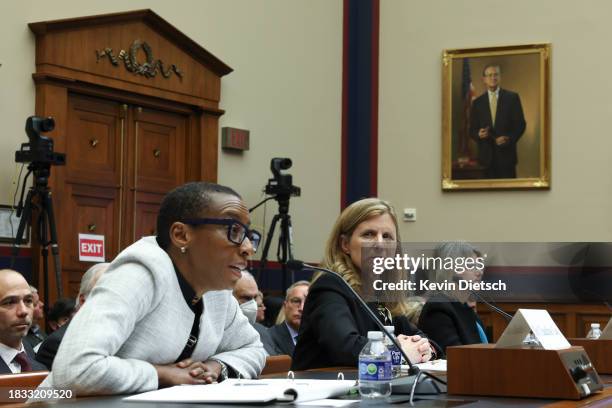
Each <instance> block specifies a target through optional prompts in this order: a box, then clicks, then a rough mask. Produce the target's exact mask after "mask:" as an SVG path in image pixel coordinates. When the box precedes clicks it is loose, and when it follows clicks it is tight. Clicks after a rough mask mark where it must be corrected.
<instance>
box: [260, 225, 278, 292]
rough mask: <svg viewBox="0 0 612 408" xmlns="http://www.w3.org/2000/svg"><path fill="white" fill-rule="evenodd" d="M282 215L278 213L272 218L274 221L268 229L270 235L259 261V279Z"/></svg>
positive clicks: (267, 237)
mask: <svg viewBox="0 0 612 408" xmlns="http://www.w3.org/2000/svg"><path fill="white" fill-rule="evenodd" d="M279 217H280V215H278V214H276V215H274V217H273V218H272V223H271V224H270V229H269V230H268V235H267V236H266V244H265V245H264V249H263V252H262V253H261V259H260V261H259V271H258V272H257V280H259V275H260V274H261V272H262V271H263V270H264V268H265V267H266V263H267V262H268V251H270V244H271V243H272V237H274V228H276V223H277V222H278V219H279Z"/></svg>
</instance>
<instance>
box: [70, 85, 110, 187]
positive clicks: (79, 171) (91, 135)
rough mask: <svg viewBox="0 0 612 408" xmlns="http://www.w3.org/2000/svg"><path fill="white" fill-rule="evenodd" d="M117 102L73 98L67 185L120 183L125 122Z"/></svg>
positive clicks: (83, 97) (76, 96)
mask: <svg viewBox="0 0 612 408" xmlns="http://www.w3.org/2000/svg"><path fill="white" fill-rule="evenodd" d="M121 119H122V118H121V112H120V104H119V103H118V102H116V101H108V100H104V99H98V98H96V99H94V98H90V97H85V96H81V95H70V97H69V102H68V132H67V137H68V138H69V140H70V143H69V144H68V146H67V151H66V155H67V157H69V158H70V160H68V161H67V162H66V182H69V183H82V184H93V185H100V186H107V187H118V186H119V185H120V184H121V160H122V157H121V153H122V121H121Z"/></svg>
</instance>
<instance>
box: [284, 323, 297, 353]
mask: <svg viewBox="0 0 612 408" xmlns="http://www.w3.org/2000/svg"><path fill="white" fill-rule="evenodd" d="M283 341H284V342H285V345H287V346H288V347H289V348H290V349H293V348H294V347H295V345H294V344H293V339H292V338H291V333H290V332H289V328H288V327H287V325H286V324H285V323H283Z"/></svg>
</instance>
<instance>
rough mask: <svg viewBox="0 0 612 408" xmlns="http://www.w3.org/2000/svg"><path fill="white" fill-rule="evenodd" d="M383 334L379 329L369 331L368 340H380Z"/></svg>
mask: <svg viewBox="0 0 612 408" xmlns="http://www.w3.org/2000/svg"><path fill="white" fill-rule="evenodd" d="M382 338H383V334H382V332H381V331H369V332H368V339H370V340H382Z"/></svg>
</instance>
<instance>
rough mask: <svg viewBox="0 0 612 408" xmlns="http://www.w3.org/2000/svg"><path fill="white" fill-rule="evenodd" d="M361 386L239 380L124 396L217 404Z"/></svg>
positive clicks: (323, 394) (308, 397)
mask: <svg viewBox="0 0 612 408" xmlns="http://www.w3.org/2000/svg"><path fill="white" fill-rule="evenodd" d="M355 388H357V386H356V383H355V381H354V380H353V381H349V380H297V379H296V380H290V379H269V380H237V379H227V380H225V381H223V382H222V383H218V384H209V385H177V386H175V387H170V388H164V389H161V390H156V391H149V392H145V393H142V394H138V395H132V396H130V397H126V398H124V401H138V402H179V403H181V402H183V403H217V404H224V403H227V404H232V403H233V404H236V403H240V404H260V403H267V402H293V403H300V402H305V401H314V400H320V399H324V398H332V397H338V396H341V395H346V394H348V393H349V392H350V391H351V390H352V389H355Z"/></svg>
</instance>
